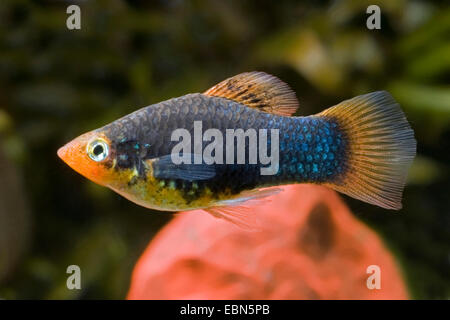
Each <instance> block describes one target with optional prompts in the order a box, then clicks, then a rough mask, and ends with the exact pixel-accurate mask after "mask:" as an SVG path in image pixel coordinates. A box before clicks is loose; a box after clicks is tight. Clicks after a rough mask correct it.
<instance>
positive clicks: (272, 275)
mask: <svg viewBox="0 0 450 320" xmlns="http://www.w3.org/2000/svg"><path fill="white" fill-rule="evenodd" d="M283 188H284V191H283V192H281V193H279V194H277V195H275V196H273V197H271V200H272V201H271V202H269V203H267V204H265V205H263V206H255V207H254V208H255V214H257V215H258V217H261V219H262V220H263V222H264V228H263V230H262V231H260V232H248V231H245V230H241V229H239V228H237V227H236V226H234V225H232V224H230V223H229V222H226V221H223V220H220V219H217V218H214V217H212V216H210V215H208V214H206V213H205V212H202V211H197V212H193V213H183V214H180V215H178V216H177V217H175V218H174V219H173V220H172V221H171V222H170V223H169V224H168V225H167V226H166V227H165V228H164V229H163V230H162V231H161V232H160V233H159V234H158V235H157V236H156V237H155V238H154V239H153V240H152V241H151V242H150V244H149V246H148V248H147V249H146V251H145V252H144V254H143V255H142V257H141V258H140V260H139V262H138V263H137V265H136V267H135V269H134V272H133V276H132V281H131V287H130V290H129V293H128V297H127V298H128V299H407V298H408V294H407V291H406V288H405V284H404V282H403V280H402V276H401V274H400V272H399V270H398V269H397V267H396V265H395V262H394V259H393V257H392V255H391V254H390V253H389V252H388V250H387V249H386V248H385V247H384V245H383V244H382V242H381V240H380V239H379V237H378V236H377V235H376V234H375V233H374V232H373V231H371V230H370V229H369V228H368V227H366V226H365V225H364V224H362V223H361V222H359V221H358V220H357V219H356V218H355V217H354V216H353V215H352V214H351V212H350V211H349V209H348V208H347V207H346V206H345V204H344V203H343V202H342V200H341V199H340V198H339V196H338V195H337V194H336V193H335V192H334V191H331V190H329V189H327V188H325V187H320V186H314V185H292V186H285V187H283ZM370 265H377V266H379V267H380V269H381V289H372V290H370V289H368V288H367V285H366V281H367V278H368V277H369V276H370V274H367V273H366V269H367V267H368V266H370Z"/></svg>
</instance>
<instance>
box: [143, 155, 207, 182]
mask: <svg viewBox="0 0 450 320" xmlns="http://www.w3.org/2000/svg"><path fill="white" fill-rule="evenodd" d="M189 156H190V157H191V159H192V161H191V164H185V163H182V164H175V163H173V161H172V157H171V155H170V154H169V155H165V156H162V157H159V158H155V159H151V160H149V163H150V165H151V166H152V169H153V176H154V177H155V178H157V179H180V180H188V181H195V180H208V179H211V178H214V177H215V175H216V169H215V166H214V165H208V164H205V163H203V162H202V163H200V164H195V161H194V158H196V157H197V156H196V155H189Z"/></svg>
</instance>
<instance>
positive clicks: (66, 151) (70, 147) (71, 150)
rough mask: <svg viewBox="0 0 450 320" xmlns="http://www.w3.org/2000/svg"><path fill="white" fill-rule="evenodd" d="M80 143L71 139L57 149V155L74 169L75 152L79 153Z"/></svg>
mask: <svg viewBox="0 0 450 320" xmlns="http://www.w3.org/2000/svg"><path fill="white" fill-rule="evenodd" d="M79 148H80V145H79V143H76V142H75V141H71V142H69V143H67V144H66V145H64V146H62V147H61V148H59V149H58V151H57V153H56V154H57V155H58V157H59V158H60V159H61V160H62V161H64V162H65V163H66V164H68V165H69V166H70V167H71V168H73V169H75V168H74V166H75V165H76V163H75V162H76V161H75V160H76V159H77V157H76V154H78V153H79Z"/></svg>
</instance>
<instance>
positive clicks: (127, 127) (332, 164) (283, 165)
mask: <svg viewBox="0 0 450 320" xmlns="http://www.w3.org/2000/svg"><path fill="white" fill-rule="evenodd" d="M194 121H201V122H202V127H203V132H204V131H206V130H207V129H210V128H216V129H219V130H220V131H221V132H223V133H224V136H225V131H226V129H238V128H241V129H243V130H247V129H250V128H253V129H255V130H260V129H267V130H269V131H270V129H278V130H279V160H280V161H279V171H278V173H276V174H275V175H261V173H260V168H261V166H262V165H261V164H259V163H257V164H242V165H241V164H215V165H214V166H215V168H216V172H217V174H216V175H215V177H214V178H211V179H208V180H199V181H189V180H182V179H175V180H172V181H166V182H171V183H172V184H173V183H175V184H176V187H177V189H180V190H184V191H185V196H186V198H187V200H189V199H191V200H192V199H195V198H196V197H198V196H199V195H201V194H202V193H203V191H204V189H205V188H208V189H209V190H211V191H213V192H223V190H228V192H229V193H231V194H237V193H239V192H241V191H243V190H250V189H254V188H257V187H263V186H273V185H283V184H290V183H324V182H335V181H336V180H337V179H339V177H340V175H341V174H342V173H343V171H344V170H345V161H346V150H347V149H346V145H347V141H346V137H345V133H344V132H342V131H341V129H340V127H339V123H338V122H337V121H335V120H334V119H332V118H324V117H319V116H308V117H285V116H278V115H274V114H270V113H265V112H261V111H259V110H256V109H253V108H249V107H247V106H245V105H242V104H239V103H237V102H234V101H231V100H228V99H225V98H220V97H210V96H206V95H203V94H189V95H185V96H182V97H179V98H174V99H170V100H167V101H164V102H161V103H158V104H155V105H151V106H148V107H146V108H143V109H141V110H138V111H136V112H134V113H132V114H130V115H128V116H126V117H124V118H122V119H119V120H117V121H115V122H113V123H111V124H110V125H107V126H105V127H103V128H101V129H100V130H101V131H102V132H105V133H106V135H107V136H108V138H109V139H110V140H111V141H112V142H113V146H112V149H113V150H116V151H115V152H116V153H117V157H116V158H117V159H118V161H117V164H116V166H115V168H116V169H117V170H120V169H121V168H130V167H134V168H136V169H137V170H138V171H139V172H140V176H141V177H142V179H145V176H146V172H145V170H146V169H145V166H143V165H142V162H143V161H146V160H148V159H155V158H160V157H162V156H165V155H168V154H170V153H171V150H172V149H173V147H174V146H175V145H176V144H177V143H178V141H171V134H172V132H173V131H174V130H175V129H179V128H184V129H187V130H188V131H189V132H190V133H191V135H192V136H193V135H194V132H193V131H194ZM209 143H210V142H203V148H204V147H205V146H206V145H207V144H209ZM270 143H271V141H270V135H269V146H268V150H270ZM224 154H225V146H224ZM247 154H248V146H247ZM193 183H195V190H193V188H192V185H193Z"/></svg>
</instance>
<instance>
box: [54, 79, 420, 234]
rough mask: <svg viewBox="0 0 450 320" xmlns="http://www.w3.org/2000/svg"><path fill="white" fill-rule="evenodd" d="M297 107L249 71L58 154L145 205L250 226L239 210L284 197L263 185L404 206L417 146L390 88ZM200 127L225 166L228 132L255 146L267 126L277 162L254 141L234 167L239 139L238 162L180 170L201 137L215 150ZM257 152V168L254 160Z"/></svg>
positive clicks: (282, 87) (286, 91)
mask: <svg viewBox="0 0 450 320" xmlns="http://www.w3.org/2000/svg"><path fill="white" fill-rule="evenodd" d="M298 105H299V104H298V100H297V98H296V96H295V93H294V92H293V91H292V90H291V89H290V88H289V86H288V85H287V84H285V83H284V82H283V81H281V80H280V79H278V78H276V77H274V76H271V75H269V74H266V73H264V72H245V73H242V74H238V75H236V76H234V77H231V78H228V79H226V80H224V81H222V82H220V83H219V84H217V85H215V86H213V87H212V88H210V89H208V90H207V91H205V92H204V93H194V94H188V95H185V96H182V97H179V98H173V99H169V100H166V101H163V102H160V103H156V104H154V105H151V106H148V107H145V108H142V109H140V110H138V111H136V112H134V113H132V114H130V115H127V116H125V117H123V118H121V119H119V120H116V121H114V122H112V123H111V124H108V125H106V126H104V127H102V128H99V129H97V130H93V131H90V132H87V133H85V134H83V135H81V136H79V137H78V138H76V139H74V140H72V141H71V142H69V143H68V144H66V145H65V146H64V147H62V148H60V150H58V155H59V156H60V157H61V158H62V159H63V160H64V161H65V162H66V163H67V164H68V165H69V166H71V167H72V168H73V169H75V170H76V171H78V172H79V173H81V174H82V175H84V176H85V177H87V178H89V179H91V180H92V181H94V182H96V183H99V184H101V185H103V186H106V187H109V188H111V189H112V190H114V191H115V192H117V193H119V194H120V195H122V196H124V197H125V198H127V199H129V200H131V201H133V202H135V203H137V204H139V205H142V206H144V207H147V208H152V209H157V210H165V211H177V210H191V209H199V208H202V209H204V210H206V211H207V212H209V213H210V214H212V215H214V216H215V217H220V218H223V219H226V220H229V221H231V222H233V223H236V224H238V225H241V226H245V227H248V226H250V227H251V224H252V222H251V221H250V222H249V221H247V220H246V217H248V215H247V213H245V212H244V211H245V210H244V209H243V208H244V207H245V206H243V207H242V208H241V209H239V208H240V204H241V203H243V202H245V201H248V200H258V199H261V198H264V197H267V196H270V195H273V194H274V193H276V192H279V188H277V189H273V188H271V189H261V187H265V186H278V185H285V184H291V183H317V184H322V185H325V186H327V187H330V188H333V189H334V190H337V191H339V192H342V193H345V194H347V195H349V196H351V197H354V198H356V199H359V200H362V201H365V202H368V203H371V204H375V205H378V206H380V207H383V208H387V209H395V210H398V209H400V208H401V206H402V205H401V198H402V192H403V188H404V186H405V182H406V177H407V172H408V169H409V167H410V165H411V163H412V161H413V159H414V156H415V153H416V141H415V139H414V132H413V130H412V129H411V127H410V126H409V124H408V121H407V120H406V117H405V115H404V113H403V112H402V110H401V108H400V106H399V105H398V103H396V101H395V100H394V99H393V98H392V96H391V95H390V94H389V93H388V92H386V91H378V92H373V93H369V94H364V95H360V96H357V97H354V98H352V99H349V100H346V101H343V102H341V103H339V104H337V105H335V106H333V107H330V108H328V109H325V110H324V111H322V112H321V113H319V114H317V115H311V116H307V117H294V116H293V114H294V113H295V112H296V110H297V107H298ZM196 121H199V123H201V125H202V128H201V131H202V133H204V132H205V131H206V130H208V129H217V130H219V131H220V132H221V133H222V137H223V150H221V151H222V153H223V156H224V159H223V160H226V159H227V153H226V152H227V144H228V145H229V144H230V141H227V129H233V130H234V133H235V134H236V133H237V132H236V130H238V129H239V130H241V133H242V132H246V133H248V134H251V135H253V134H256V138H257V140H259V133H261V132H259V131H260V130H263V129H264V130H266V133H267V146H265V147H266V154H267V151H269V152H272V151H271V148H272V146H273V147H276V143H278V147H279V148H278V153H277V155H278V156H279V161H277V159H276V154H271V155H267V156H269V158H268V159H267V160H269V164H267V165H263V164H262V163H261V157H260V152H259V151H260V150H261V146H264V145H261V141H258V142H259V145H258V146H249V144H248V143H249V139H250V138H248V139H245V138H244V139H245V140H246V145H245V149H244V151H245V155H246V157H245V164H236V162H237V158H238V157H237V151H238V149H237V141H236V139H233V141H232V145H233V147H234V151H235V154H234V159H233V160H234V162H233V164H229V163H227V164H219V163H213V164H206V162H204V163H194V164H189V163H182V164H175V163H174V162H173V157H172V150H174V147H177V149H176V150H179V151H182V152H183V154H185V155H186V156H188V157H190V158H194V157H193V155H192V153H193V152H198V148H197V147H198V146H196V145H195V142H196V138H197V139H200V141H198V142H201V144H202V150H205V147H208V148H209V151H208V152H205V156H206V157H208V154H209V153H210V151H212V148H213V147H212V146H213V145H212V144H211V143H212V142H211V141H203V139H202V136H201V137H195V134H194V131H195V132H197V131H198V130H194V128H195V129H197V128H198V127H197V125H196V124H197V122H196ZM177 129H185V130H187V132H188V133H189V134H190V137H191V141H188V143H187V145H188V146H190V151H189V150H187V148H188V146H186V144H185V141H184V139H186V138H188V137H184V136H183V138H182V139H183V140H180V141H172V140H171V137H172V133H173V132H174V131H175V130H177ZM249 129H254V130H255V131H254V132H251V131H247V130H249ZM272 129H276V130H278V131H273V130H272ZM177 133H179V132H177ZM184 133H186V132H184ZM216 133H217V132H214V134H212V135H213V136H214V139H215V138H216ZM239 134H240V133H238V135H239ZM272 134H275V135H274V136H273V137H272ZM177 138H178V137H177ZM277 138H278V139H279V140H273V139H277ZM210 144H211V145H210ZM251 147H253V149H250V148H251ZM255 147H258V148H259V149H260V150H255ZM275 149H276V148H275ZM213 150H215V151H216V150H217V149H216V148H213ZM179 151H176V152H179ZM205 151H206V150H205ZM254 151H256V158H257V160H258V161H259V162H257V163H256V164H250V163H249V162H250V159H249V155H250V154H252V153H250V152H254ZM263 151H264V150H261V153H262V154H263V156H264V152H263ZM275 151H276V150H274V152H275ZM213 156H214V155H213ZM206 160H207V162H208V163H209V162H210V160H211V159H208V158H207V159H206ZM268 167H269V168H268ZM267 169H276V170H269V171H267ZM242 210H244V211H242Z"/></svg>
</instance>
